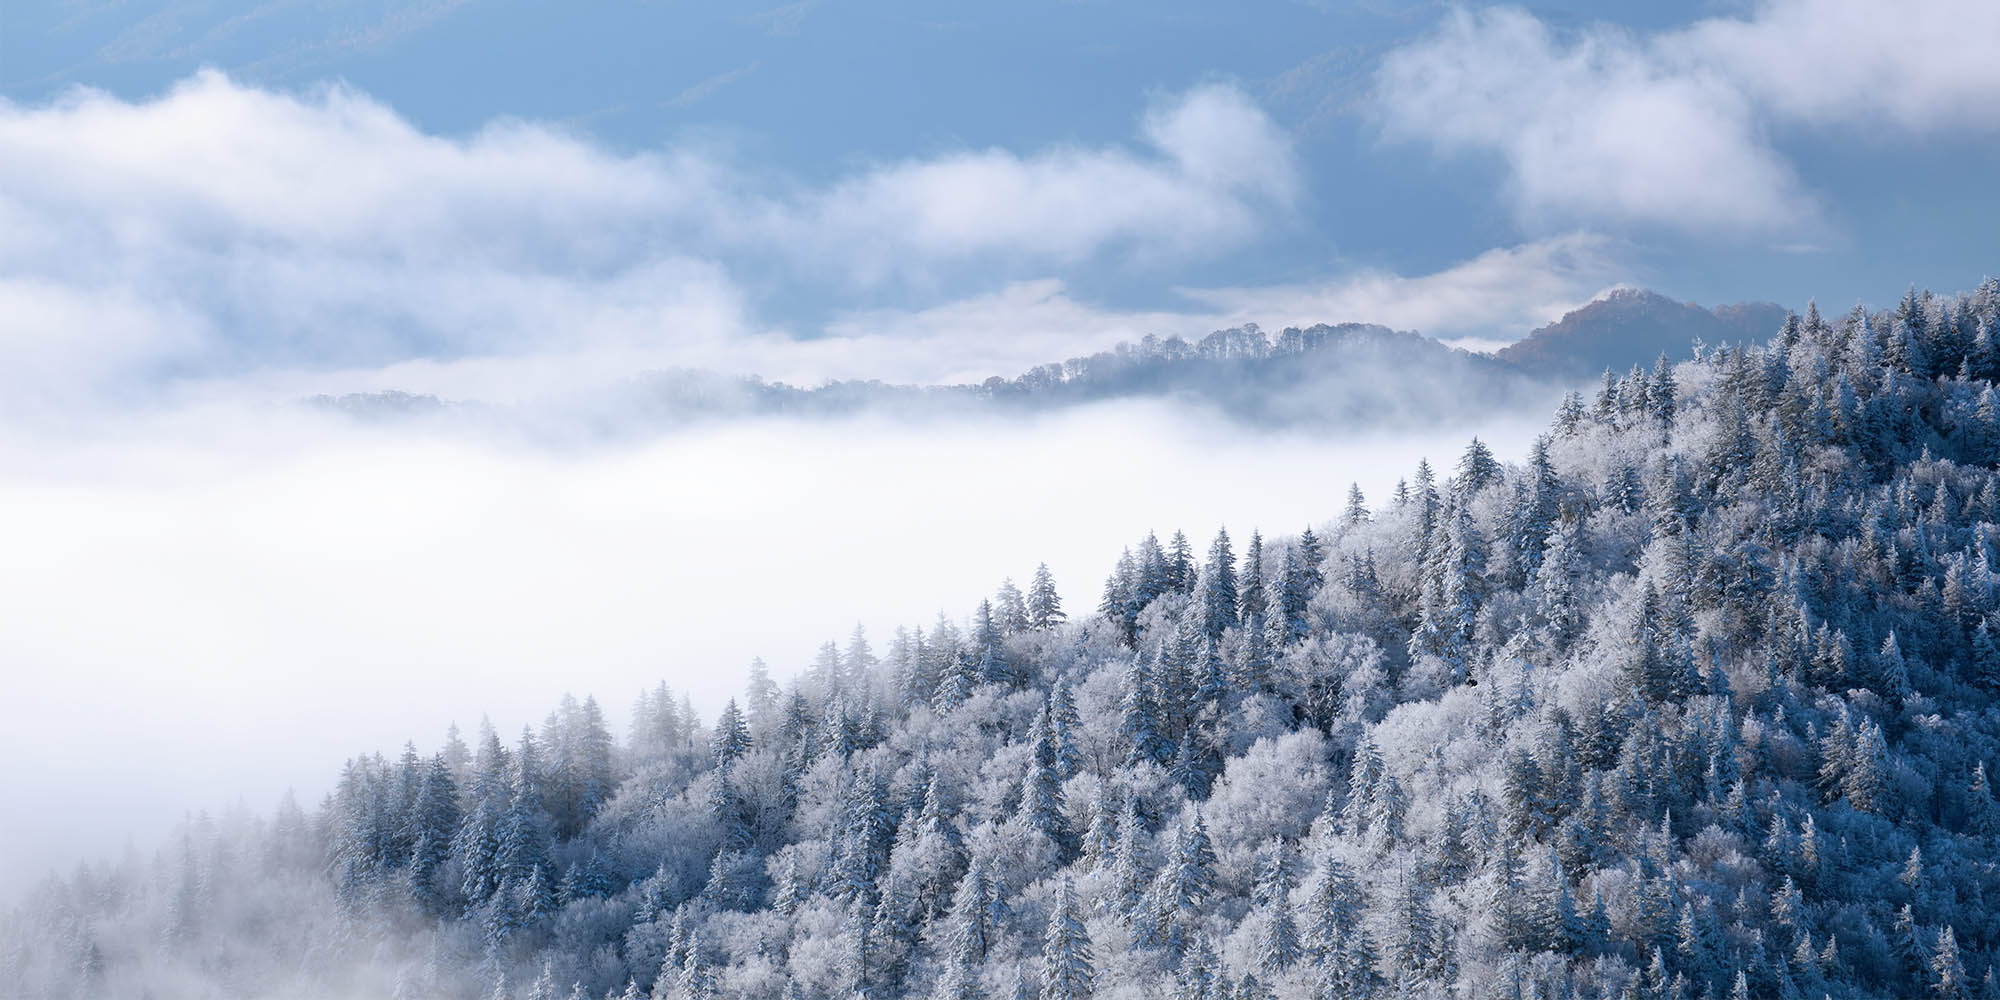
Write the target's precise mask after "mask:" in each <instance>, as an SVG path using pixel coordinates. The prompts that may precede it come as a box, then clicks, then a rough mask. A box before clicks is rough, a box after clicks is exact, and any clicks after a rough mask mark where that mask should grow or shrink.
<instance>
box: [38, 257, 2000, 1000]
mask: <svg viewBox="0 0 2000 1000" xmlns="http://www.w3.org/2000/svg"><path fill="white" fill-rule="evenodd" d="M1996 326H2000V283H1989V284H1987V285H1985V286H1983V287H1982V288H1980V289H1979V290H1978V291H1977V292H1976V293H1973V294H1971V295H1967V296H1963V297H1959V298H1953V299H1943V298H1932V297H1928V296H1923V297H1919V296H1914V295H1913V296H1911V297H1910V298H1909V299H1907V300H1906V301H1905V302H1904V303H1903V304H1902V305H1901V306H1900V307H1898V309H1896V310H1894V311H1892V312H1890V313H1886V314H1882V315H1877V316H1867V315H1863V314H1859V313H1857V314H1855V315H1852V316H1849V317H1847V318H1845V319H1842V320H1838V321H1834V322H1827V321H1825V320H1823V319H1822V318H1820V317H1819V316H1817V315H1816V314H1808V316H1806V317H1804V318H1797V317H1788V318H1787V319H1786V320H1785V321H1784V322H1783V324H1782V325H1781V326H1780V327H1779V328H1778V330H1777V331H1776V336H1775V338H1774V339H1772V340H1771V341H1770V342H1769V343H1768V344H1766V345H1764V346H1751V347H1744V348H1737V349H1727V350H1717V351H1713V352H1709V353H1707V354H1705V355H1704V356H1703V357H1702V358H1701V359H1700V360H1699V361H1691V362H1688V363H1684V364H1681V365H1679V366H1675V367H1673V368H1670V369H1669V368H1663V369H1660V370H1659V371H1658V372H1654V373H1643V374H1639V375H1635V376H1629V377H1625V378H1620V379H1617V380H1615V381H1614V382H1613V383H1612V384H1611V385H1610V386H1608V387H1607V389H1606V390H1605V391H1604V392H1603V393H1602V394H1600V395H1599V396H1597V397H1596V398H1595V399H1594V400H1586V399H1584V398H1581V397H1577V396H1571V397H1569V398H1568V399H1566V400H1565V401H1564V402H1563V404H1562V405H1561V407H1560V408H1559V409H1558V412H1557V413H1556V416H1555V419H1554V421H1553V423H1552V425H1551V427H1550V429H1549V433H1548V435H1547V436H1546V437H1545V438H1544V439H1543V440H1542V441H1541V442H1540V443H1539V444H1538V445H1537V447H1536V448H1535V449H1534V451H1533V453H1532V455H1531V456H1530V457H1529V459H1528V460H1527V461H1526V462H1524V463H1521V464H1519V465H1502V464H1501V463H1498V462H1496V461H1495V460H1494V458H1493V456H1492V455H1491V454H1490V453H1489V452H1488V451H1487V450H1486V449H1485V448H1484V446H1482V445H1480V444H1479V443H1478V442H1476V441H1475V442H1473V443H1472V444H1471V445H1469V446H1468V448H1467V449H1466V450H1465V452H1464V454H1463V455H1462V456H1461V457H1460V458H1459V460H1458V462H1457V463H1456V465H1455V467H1454V468H1453V470H1452V471H1451V474H1449V475H1446V476H1440V475H1438V474H1437V472H1436V471H1435V470H1433V469H1431V468H1430V467H1429V466H1428V465H1425V464H1420V465H1418V467H1417V468H1416V469H1414V470H1413V472H1412V475H1411V477H1410V478H1409V480H1408V481H1407V482H1406V484H1405V485H1404V486H1403V487H1401V488H1399V489H1398V490H1397V491H1396V493H1395V495H1394V496H1391V497H1381V498H1375V500H1374V501H1373V502H1372V503H1371V502H1370V501H1369V499H1368V498H1365V497H1362V496H1360V495H1359V494H1358V493H1357V494H1355V495H1353V496H1351V497H1350V498H1349V501H1348V504H1347V506H1346V508H1345V509H1344V510H1341V511H1337V512H1336V511H1329V513H1330V514H1334V515H1336V516H1334V517H1333V518H1332V519H1331V520H1329V521H1328V522H1326V523H1325V524H1324V525H1322V526H1319V527H1317V528H1314V529H1309V530H1304V531H1301V532H1300V533H1299V534H1298V535H1297V536H1296V537H1288V538H1276V537H1271V538H1265V537H1261V536H1258V535H1252V536H1251V537H1250V538H1249V539H1232V538H1230V537H1229V536H1228V535H1227V534H1219V535H1217V536H1216V537H1215V538H1214V540H1213V541H1212V542H1211V543H1210V544H1208V545H1207V546H1206V548H1205V549H1197V548H1196V547H1194V546H1193V545H1192V544H1190V543H1189V542H1188V540H1187V539H1186V538H1185V537H1184V536H1182V535H1181V534H1180V533H1178V532H1177V533H1175V534H1174V535H1173V536H1172V537H1171V538H1170V539H1169V540H1168V541H1166V542H1164V543H1162V542H1161V541H1160V540H1159V538H1158V537H1157V536H1155V535H1153V534H1151V533H1147V534H1145V535H1144V536H1143V537H1141V538H1140V539H1139V540H1138V542H1137V543H1136V544H1135V545H1134V546H1133V547H1132V548H1130V549H1129V550H1128V551H1127V553H1126V554H1125V556H1124V558H1122V559H1120V560H1119V561H1118V563H1117V565H1116V566H1115V567H1113V568H1112V571H1111V573H1110V575H1109V577H1108V579H1107V580H1106V581H1105V583H1104V586H1103V587H1102V589H1101V591H1094V594H1096V595H1098V599H1097V600H1095V601H1094V602H1086V601H1084V600H1082V599H1081V598H1082V597H1083V595H1082V594H1081V593H1080V592H1078V591H1076V590H1072V591H1070V593H1069V599H1068V600H1067V601H1065V600H1064V599H1063V598H1062V597H1061V596H1060V595H1059V594H1058V592H1057V590H1056V589H1055V586H1054V581H1051V580H1049V579H1047V577H1046V575H1045V574H1040V573H1038V574H1036V576H1035V578H1034V579H1033V581H1032V583H1031V584H1030V586H1029V587H1028V588H1026V590H1025V591H1024V590H1022V589H1018V588H1015V587H1014V586H1012V585H1011V584H1009V585H1007V586H1004V587H1003V588H1001V590H1000V591H999V592H998V593H997V594H996V595H995V597H994V598H993V599H992V600H990V601H987V602H983V603H982V604H981V605H980V606H979V608H977V609H975V610H974V611H973V613H972V614H971V615H970V616H969V617H967V618H962V619H952V618H948V617H944V616H940V618H939V620H938V621H937V622H936V623H935V624H932V625H930V626H927V627H923V628H916V627H912V628H908V629H903V630H899V631H898V632H897V633H896V635H895V636H894V637H893V639H892V640H890V641H889V642H887V643H886V644H885V647H886V648H884V649H883V650H882V652H881V653H880V655H879V656H878V654H877V653H876V652H875V650H874V648H873V647H872V646H871V645H870V643H869V642H868V640H867V638H866V637H864V636H861V635H859V634H856V635H855V636H853V637H852V638H851V639H850V640H849V641H848V642H847V644H846V645H845V648H844V649H843V648H842V647H841V646H840V645H838V644H835V643H831V642H830V643H828V644H827V646H826V647H825V649H824V651H823V652H822V654H821V656H820V657H819V658H818V659H817V660H816V661H815V662H814V663H812V664H810V665H805V669H804V671H803V673H802V674H801V675H800V676H799V677H797V678H796V679H795V680H794V681H793V682H791V683H790V684H788V685H785V686H783V687H780V686H779V685H778V684H776V683H773V681H772V680H771V678H770V677H769V676H768V675H767V673H766V672H765V671H763V670H762V669H761V665H759V668H758V669H756V670H753V673H752V675H751V677H750V679H749V682H748V684H747V686H746V690H745V693H744V696H743V698H742V699H741V700H740V701H737V702H731V703H730V704H729V705H728V706H727V707H725V708H724V709H723V710H722V711H721V712H720V713H719V716H718V718H716V719H715V720H714V721H713V722H711V723H704V722H703V721H701V720H698V719H697V718H695V716H694V712H693V709H692V708H691V707H690V706H689V705H687V703H686V702H685V701H684V700H682V699H678V698H676V697H674V696H673V695H672V693H671V692H669V691H668V690H667V689H666V688H665V686H664V685H662V686H661V687H660V688H659V689H657V690H655V691H653V692H650V693H648V694H647V695H645V696H644V697H642V698H641V699H640V700H639V702H638V704H637V705H635V706H634V711H633V724H632V727H631V730H630V732H629V735H628V736H627V738H626V739H624V740H623V741H614V739H613V738H612V736H611V735H610V733H609V731H608V727H607V725H606V723H605V720H604V716H603V714H602V712H601V711H600V710H599V709H598V707H597V705H596V703H595V702H593V701H588V700H586V701H584V702H580V703H579V702H576V701H574V700H567V701H565V702H564V704H562V705H560V706H558V708H557V709H556V711H555V712H553V713H551V715H550V717H549V720H548V722H547V723H546V724H545V725H544V726H543V727H542V728H541V729H540V730H539V731H534V730H530V731H526V732H523V733H522V734H521V735H520V737H519V738H518V740H502V739H501V737H500V736H499V735H498V734H494V733H485V734H482V735H481V736H480V737H479V739H478V740H477V741H476V746H474V747H468V746H467V745H466V744H465V743H463V742H461V741H459V740H458V738H457V735H456V733H453V734H451V735H450V736H449V737H448V738H447V739H446V741H445V742H444V743H443V745H442V746H441V747H440V748H439V749H437V750H436V751H435V752H434V753H432V754H430V755H428V756H426V755H424V754H421V753H419V752H418V751H417V750H416V749H415V748H414V747H409V748H406V749H405V750H404V751H403V752H402V753H401V755H400V756H383V755H379V754H378V755H371V756H364V757H359V758H356V759H355V760H353V761H351V762H350V763H349V765H348V766H347V769H346V770H345V772H344V773H343V775H342V778H341V781H340V785H339V789H338V791H337V793H336V794H335V795H334V796H332V797H331V798H330V799H329V800H328V801H327V802H326V803H325V804H323V805H322V806H320V807H319V808H318V809H316V810H315V811H313V812H310V813H308V812H306V811H305V810H302V809H300V808H298V807H297V806H296V805H291V804H287V805H286V806H285V807H283V808H281V809H280V811H279V812H278V814H277V815H276V816H275V817H274V818H272V819H269V820H264V819H253V818H247V817H236V818H232V819H227V820H219V821H218V820H208V819H203V820H200V821H197V822H193V823H190V825H189V827H188V829H187V830H186V832H185V834H184V836H183V837H181V838H179V839H178V840H177V841H176V842H175V843H173V844H170V845H168V846H167V847H166V848H164V849H162V850H161V851H160V852H159V853H158V854H156V855H155V856H154V857H153V858H151V859H150V860H140V859H132V860H128V861H127V862H124V863H123V864H120V865H117V866H113V867H109V868H97V869H85V870H82V871H80V872H78V873H77V874H76V875H74V876H73V877H69V878H64V879H60V880H52V881H51V882H50V883H48V884H47V885H46V886H44V887H43V888H42V889H41V890H40V891H39V892H37V893H36V894H35V896H34V897H33V898H32V899H30V900H29V901H28V902H27V904H26V905H25V906H24V907H23V908H22V909H20V910H19V911H18V912H17V913H15V914H14V915H12V916H11V917H10V918H8V921H7V923H6V924H5V926H4V929H0V930H4V936H0V941H4V942H6V944H5V945H4V946H0V962H4V963H5V965H4V969H0V972H4V975H5V979H6V981H7V982H9V983H13V984H17V990H18V992H19V993H20V994H21V995H26V996H34V997H42V996H48V997H72V996H74V997H85V996H91V997H96V996H140V995H145V994H148V993H151V994H153V995H172V996H178V995H194V994H197V993H200V994H202V995H228V996H423V997H463V998H467V1000H471V998H473V997H494V998H513V997H527V998H532V1000H548V998H552V997H556V996H577V997H599V996H610V997H620V996H623V997H627V998H638V997H641V996H648V995H650V996H653V997H688V998H746V1000H747V998H766V997H811V998H832V997H840V998H849V997H877V998H890V997H906V996H907V997H940V998H965V997H995V998H1010V997H1022V996H1034V995H1039V996H1041V997H1043V998H1046V1000H1075V998H1081V997H1086V996H1094V997H1097V998H1100V1000H1108V998H1140V997H1166V996H1171V997H1176V998H1189V1000H1194V998H1218V997H1232V998H1233V997H1251V998H1277V997H1283V998H1295V997H1313V998H1326V997H1342V998H1344V997H1368V996H1406V997H1427V998H1444V997H1453V998H1489V997H1491V998H1503V997H1504V998H1517V997H1526V996H1537V997H1578V998H1625V997H1641V998H1647V1000H1652V998H1660V1000H1664V998H1668V997H1685V998H1694V997H1706V996H1713V997H1732V998H1735V997H1740V998H1746V1000H1747V998H1749V997H1795V996H1798V997H1821V996H1826V997H1834V998H1849V997H1856V998H1858V997H1914V996H1937V997H1953V998H1963V997H1981V996H1992V995H1993V994H1994V991H1995V988H1996V987H1995V985H1994V981H1993V977H1994V972H1993V964H1994V962H1995V959H1996V951H2000V907H1996V905H1995V902H1994V901H1995V900H2000V862H1996V858H2000V803H1996V801H1995V799H1994V795H1993V790H1992V787H1991V782H1990V779H1989V776H1988V775H1989V770H1990V768H1991V766H1992V765H1993V764H1994V763H1995V762H1996V758H1997V757H2000V646H1996V641H1995V633H1996V631H2000V599H1997V598H1996V585H2000V575H1996V573H1995V567H1996V564H2000V398H1996V391H1995V388H1994V380H1995V379H1996V378H2000V349H1996V345H1995V344H1994V342H1993V336H1994V330H1995V328H1996ZM1194 471H1195V472H1196V473H1198V470H1194ZM1239 545H1240V549H1239ZM1022 568H1023V569H1025V567H1022ZM1088 607H1094V608H1095V610H1094V611H1092V610H1088V609H1087V608H1088ZM1065 611H1066V612H1067V613H1066V614H1065ZM509 744H511V746H510V745H509Z"/></svg>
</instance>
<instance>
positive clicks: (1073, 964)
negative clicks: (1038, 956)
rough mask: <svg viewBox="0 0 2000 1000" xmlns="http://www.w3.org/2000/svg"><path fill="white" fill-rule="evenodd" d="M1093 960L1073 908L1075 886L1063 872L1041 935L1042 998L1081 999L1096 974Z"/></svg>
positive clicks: (1078, 916)
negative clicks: (1046, 923)
mask: <svg viewBox="0 0 2000 1000" xmlns="http://www.w3.org/2000/svg"><path fill="white" fill-rule="evenodd" d="M1094 961H1095V956H1093V955H1092V954H1091V951H1090V935H1089V934H1088V933H1087V932H1086V931H1085V930H1084V927H1083V919H1082V917H1081V916H1080V914H1079V913H1078V910H1077V902H1076V887H1075V886H1074V885H1073V884H1071V882H1070V878H1069V876H1068V875H1064V876H1063V877H1062V880H1061V881H1060V882H1058V883H1057V885H1056V898H1055V902H1054V903H1053V904H1051V906H1050V909H1049V926H1048V931H1047V933H1045V934H1044V935H1043V936H1042V969H1043V971H1042V994H1041V996H1042V1000H1085V998H1087V997H1089V996H1090V994H1091V987H1092V980H1093V979H1094V978H1095V977H1096V975H1097V971H1096V969H1095V967H1094V966H1093V965H1092V963H1093V962H1094Z"/></svg>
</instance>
